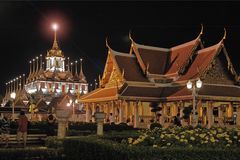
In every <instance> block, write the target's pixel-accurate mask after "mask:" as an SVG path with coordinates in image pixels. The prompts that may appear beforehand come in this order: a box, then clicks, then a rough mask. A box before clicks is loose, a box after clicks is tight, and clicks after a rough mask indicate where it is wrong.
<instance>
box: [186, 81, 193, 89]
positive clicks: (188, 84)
mask: <svg viewBox="0 0 240 160" xmlns="http://www.w3.org/2000/svg"><path fill="white" fill-rule="evenodd" d="M187 89H192V82H191V81H188V82H187Z"/></svg>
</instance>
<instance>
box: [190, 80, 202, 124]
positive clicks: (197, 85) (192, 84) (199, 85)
mask: <svg viewBox="0 0 240 160" xmlns="http://www.w3.org/2000/svg"><path fill="white" fill-rule="evenodd" d="M202 85H203V82H202V81H201V80H200V79H198V80H197V81H194V82H191V81H190V80H189V81H188V82H187V89H189V90H192V96H193V118H192V124H193V126H195V125H196V124H197V120H196V95H197V91H198V90H199V89H200V88H202Z"/></svg>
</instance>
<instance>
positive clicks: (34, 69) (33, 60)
mask: <svg viewBox="0 0 240 160" xmlns="http://www.w3.org/2000/svg"><path fill="white" fill-rule="evenodd" d="M32 62H33V71H32V72H33V74H34V73H35V59H33V60H32Z"/></svg>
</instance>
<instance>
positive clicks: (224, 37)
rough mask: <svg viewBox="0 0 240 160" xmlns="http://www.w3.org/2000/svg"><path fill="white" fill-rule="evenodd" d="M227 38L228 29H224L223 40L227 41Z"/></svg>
mask: <svg viewBox="0 0 240 160" xmlns="http://www.w3.org/2000/svg"><path fill="white" fill-rule="evenodd" d="M226 36H227V31H226V28H225V27H224V35H223V38H222V40H225V39H226Z"/></svg>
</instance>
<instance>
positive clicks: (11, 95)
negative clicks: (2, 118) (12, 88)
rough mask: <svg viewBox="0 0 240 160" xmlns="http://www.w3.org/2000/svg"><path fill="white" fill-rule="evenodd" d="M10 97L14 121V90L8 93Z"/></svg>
mask: <svg viewBox="0 0 240 160" xmlns="http://www.w3.org/2000/svg"><path fill="white" fill-rule="evenodd" d="M10 97H11V99H12V102H13V103H12V120H13V121H14V107H15V98H16V93H15V92H12V93H11V94H10Z"/></svg>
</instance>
